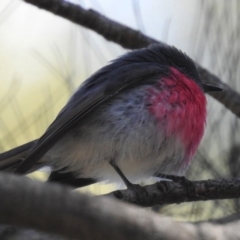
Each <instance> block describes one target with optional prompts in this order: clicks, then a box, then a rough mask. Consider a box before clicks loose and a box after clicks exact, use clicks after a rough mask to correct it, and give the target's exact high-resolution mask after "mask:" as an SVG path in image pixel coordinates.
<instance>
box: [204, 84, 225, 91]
mask: <svg viewBox="0 0 240 240" xmlns="http://www.w3.org/2000/svg"><path fill="white" fill-rule="evenodd" d="M203 90H204V92H205V93H208V92H220V91H223V89H222V88H220V87H217V86H213V85H210V84H206V83H203Z"/></svg>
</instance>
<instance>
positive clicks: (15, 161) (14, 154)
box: [0, 140, 36, 172]
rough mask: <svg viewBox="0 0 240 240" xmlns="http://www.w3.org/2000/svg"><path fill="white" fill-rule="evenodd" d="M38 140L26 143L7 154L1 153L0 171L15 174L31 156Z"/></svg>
mask: <svg viewBox="0 0 240 240" xmlns="http://www.w3.org/2000/svg"><path fill="white" fill-rule="evenodd" d="M35 143H36V140H33V141H31V142H28V143H25V144H23V145H21V146H19V147H16V148H13V149H11V150H9V151H7V152H4V153H0V171H8V172H13V171H14V170H15V169H16V168H17V167H18V166H19V164H20V163H21V162H22V160H23V159H24V158H25V157H26V156H27V155H28V154H29V152H30V150H31V149H32V147H33V146H34V144H35Z"/></svg>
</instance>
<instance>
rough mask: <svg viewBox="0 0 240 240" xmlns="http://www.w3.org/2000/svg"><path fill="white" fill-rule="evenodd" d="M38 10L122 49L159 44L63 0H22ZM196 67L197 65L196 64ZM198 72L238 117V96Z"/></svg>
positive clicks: (226, 87)
mask: <svg viewBox="0 0 240 240" xmlns="http://www.w3.org/2000/svg"><path fill="white" fill-rule="evenodd" d="M24 1H25V2H27V3H30V4H33V5H35V6H37V7H39V8H42V9H45V10H47V11H50V12H52V13H54V14H56V15H58V16H61V17H63V18H65V19H68V20H70V21H72V22H74V23H76V24H79V25H82V26H84V27H86V28H89V29H91V30H93V31H95V32H97V33H99V34H100V35H102V36H103V37H104V38H106V39H107V40H109V41H113V42H115V43H118V44H119V45H121V46H122V47H124V48H128V49H136V48H142V47H146V46H148V45H149V44H151V43H159V44H165V43H162V42H159V41H157V40H155V39H153V38H150V37H147V36H145V35H144V34H142V33H141V32H139V31H136V30H133V29H131V28H129V27H127V26H124V25H122V24H119V23H117V22H115V21H112V20H110V19H108V18H106V17H104V16H103V15H101V14H100V13H98V12H96V11H94V10H91V9H90V10H85V9H83V8H82V7H81V6H79V5H75V4H72V3H70V2H66V1H63V0H24ZM197 65H198V64H197ZM198 70H199V73H200V75H201V76H202V79H203V81H205V82H207V83H211V84H216V85H217V86H220V87H222V88H223V89H224V92H218V93H210V95H211V96H212V97H213V98H215V99H216V100H218V101H219V102H221V103H222V104H223V105H224V106H225V107H226V108H228V109H229V110H231V111H232V112H233V113H234V114H235V115H236V116H238V117H240V107H239V106H240V94H239V93H238V92H236V91H235V90H233V89H231V88H230V87H229V86H228V85H227V84H226V83H223V82H222V81H221V80H220V78H218V77H217V76H215V75H214V74H212V73H210V72H209V71H208V70H206V69H204V68H203V67H201V66H200V65H198Z"/></svg>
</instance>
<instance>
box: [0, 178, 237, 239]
mask: <svg viewBox="0 0 240 240" xmlns="http://www.w3.org/2000/svg"><path fill="white" fill-rule="evenodd" d="M0 200H1V204H0V224H8V225H16V226H19V227H24V228H34V229H37V230H40V231H44V232H50V233H55V234H59V235H62V236H65V237H68V238H76V239H81V240H88V239H89V240H90V239H98V240H103V239H104V240H108V239H109V240H110V239H115V240H123V239H124V240H128V239H129V240H130V239H135V240H145V239H151V240H155V239H156V240H157V239H162V240H165V239H168V240H170V239H179V240H185V239H196V240H198V239H199V240H200V239H205V240H208V239H209V240H210V239H218V240H219V239H220V240H221V239H239V238H240V228H239V225H240V221H239V220H238V221H234V222H231V223H229V224H226V225H224V226H223V225H218V224H212V223H198V224H191V223H182V222H176V221H173V220H172V219H170V218H168V217H162V216H159V215H158V214H154V213H152V212H150V211H146V210H144V209H140V208H137V207H135V206H133V205H127V204H123V203H121V202H119V201H117V200H114V199H110V198H107V197H93V196H88V195H85V194H80V193H78V192H74V191H72V189H70V188H66V187H63V186H61V185H57V184H47V183H41V182H37V181H34V180H32V179H28V178H26V177H23V176H21V177H20V176H16V175H11V174H6V173H1V174H0ZM233 229H234V230H233ZM203 237H204V238H203Z"/></svg>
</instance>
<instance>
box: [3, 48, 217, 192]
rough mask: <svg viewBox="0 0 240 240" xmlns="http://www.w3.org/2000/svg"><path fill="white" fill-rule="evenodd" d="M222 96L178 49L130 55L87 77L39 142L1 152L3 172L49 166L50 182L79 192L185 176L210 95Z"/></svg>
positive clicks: (21, 171) (153, 50) (200, 136)
mask: <svg viewBox="0 0 240 240" xmlns="http://www.w3.org/2000/svg"><path fill="white" fill-rule="evenodd" d="M219 90H221V89H220V88H218V87H216V86H212V85H207V84H206V83H203V81H202V80H201V78H200V76H199V73H198V71H197V69H196V66H195V64H194V62H193V61H192V60H191V59H190V58H189V57H188V56H187V55H186V54H184V53H183V52H181V51H179V50H177V49H176V48H175V47H171V46H167V45H162V44H161V45H160V44H154V45H151V46H149V47H147V48H144V49H140V50H135V51H132V52H130V53H127V54H125V55H123V56H121V57H120V58H118V59H116V60H114V61H112V62H111V63H110V64H109V65H107V66H105V67H103V68H102V69H100V70H99V71H97V72H96V73H95V74H93V75H92V76H91V77H90V78H88V79H87V80H86V81H85V82H84V83H83V84H82V85H81V86H80V87H79V88H78V90H77V91H76V92H75V93H74V94H73V96H72V97H71V98H70V100H69V101H68V103H67V104H66V106H65V107H64V108H63V109H62V110H61V111H60V113H59V114H58V116H57V117H56V119H55V120H54V121H53V123H52V124H51V125H50V126H49V128H48V129H47V130H46V132H45V133H44V134H43V135H42V136H41V137H40V138H39V139H37V140H35V141H32V142H30V143H27V144H25V145H22V146H20V147H17V148H15V149H12V150H10V151H8V152H5V153H2V154H0V170H8V171H14V172H15V173H18V174H26V173H30V172H33V171H35V170H37V169H39V168H41V167H43V166H46V165H47V166H50V167H51V168H52V173H51V174H50V177H49V181H56V182H60V183H63V184H68V185H71V186H73V187H82V186H85V185H89V184H92V183H95V182H99V181H109V182H122V180H123V181H124V183H125V184H126V185H127V187H128V188H131V186H133V184H132V183H134V182H136V181H138V180H143V179H146V178H149V177H154V176H155V177H157V176H160V175H161V174H162V173H163V174H172V175H183V174H184V173H185V171H186V169H187V167H188V166H189V164H190V162H191V160H192V158H193V156H194V154H195V152H196V150H197V147H198V145H199V143H200V141H201V138H202V136H203V133H204V127H205V122H206V98H205V94H204V93H206V92H209V91H219Z"/></svg>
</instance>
